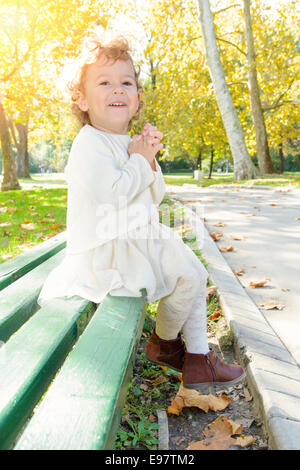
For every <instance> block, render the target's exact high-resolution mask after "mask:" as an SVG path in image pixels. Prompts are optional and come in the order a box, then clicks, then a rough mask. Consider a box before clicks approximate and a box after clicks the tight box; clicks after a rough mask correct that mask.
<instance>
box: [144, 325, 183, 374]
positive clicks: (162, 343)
mask: <svg viewBox="0 0 300 470" xmlns="http://www.w3.org/2000/svg"><path fill="white" fill-rule="evenodd" d="M184 353H185V345H184V342H183V341H182V339H181V336H180V333H178V336H177V338H175V339H171V340H166V339H161V338H160V337H159V336H157V334H156V333H155V330H154V331H153V332H152V334H151V336H150V338H149V339H148V341H147V343H146V358H147V359H148V360H149V361H151V362H154V363H155V364H159V365H161V366H167V367H170V368H171V369H174V370H177V371H178V372H181V371H182V366H183V361H184Z"/></svg>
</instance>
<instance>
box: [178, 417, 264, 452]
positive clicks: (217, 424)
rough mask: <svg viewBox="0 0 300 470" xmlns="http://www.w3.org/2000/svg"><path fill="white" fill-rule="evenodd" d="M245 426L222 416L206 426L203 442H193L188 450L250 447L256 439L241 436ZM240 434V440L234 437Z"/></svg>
mask: <svg viewBox="0 0 300 470" xmlns="http://www.w3.org/2000/svg"><path fill="white" fill-rule="evenodd" d="M242 430H243V426H242V425H241V424H238V423H235V422H234V421H232V420H231V419H228V418H227V416H224V415H220V416H218V418H217V419H215V420H214V421H213V422H212V423H210V424H208V425H207V426H205V428H204V430H203V434H204V436H205V439H203V440H202V441H197V442H191V443H190V444H189V446H188V447H187V450H226V449H228V448H229V447H231V446H240V447H249V446H250V445H252V444H254V442H255V441H256V439H255V438H254V437H253V436H243V435H242V434H241V432H242ZM234 434H240V436H239V437H238V438H233V437H232V435H234Z"/></svg>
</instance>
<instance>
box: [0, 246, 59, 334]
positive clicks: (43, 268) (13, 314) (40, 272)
mask: <svg viewBox="0 0 300 470" xmlns="http://www.w3.org/2000/svg"><path fill="white" fill-rule="evenodd" d="M64 254H65V250H62V251H60V252H59V253H57V254H56V255H54V256H52V257H51V258H50V259H48V260H47V261H44V263H42V264H41V265H39V266H37V267H36V268H34V269H32V270H31V271H30V272H28V273H27V274H25V275H24V276H22V277H21V278H20V279H18V280H17V281H15V282H14V283H13V284H11V285H9V286H8V287H6V288H5V289H3V290H2V291H0V341H7V339H8V338H9V337H10V336H11V335H12V334H13V333H14V332H15V331H17V330H18V329H19V328H20V327H21V326H22V325H23V323H25V322H26V321H27V320H28V318H30V316H31V315H33V313H34V312H35V311H36V310H37V308H39V305H38V304H37V302H36V301H37V298H38V296H39V293H40V291H41V288H42V285H43V283H44V281H45V279H46V277H47V276H48V274H49V272H50V271H52V269H53V268H55V266H56V265H58V264H59V263H60V261H62V259H63V257H64Z"/></svg>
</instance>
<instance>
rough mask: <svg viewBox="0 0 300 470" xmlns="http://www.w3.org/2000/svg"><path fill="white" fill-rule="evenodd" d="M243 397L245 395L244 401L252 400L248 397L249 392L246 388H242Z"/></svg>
mask: <svg viewBox="0 0 300 470" xmlns="http://www.w3.org/2000/svg"><path fill="white" fill-rule="evenodd" d="M244 395H245V400H246V401H251V400H252V396H251V395H250V393H249V390H248V388H246V387H244Z"/></svg>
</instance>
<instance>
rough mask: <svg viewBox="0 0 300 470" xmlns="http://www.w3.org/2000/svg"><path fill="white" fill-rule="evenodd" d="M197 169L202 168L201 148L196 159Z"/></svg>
mask: <svg viewBox="0 0 300 470" xmlns="http://www.w3.org/2000/svg"><path fill="white" fill-rule="evenodd" d="M196 170H202V149H200V150H199V154H198V157H197V160H196Z"/></svg>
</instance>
